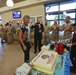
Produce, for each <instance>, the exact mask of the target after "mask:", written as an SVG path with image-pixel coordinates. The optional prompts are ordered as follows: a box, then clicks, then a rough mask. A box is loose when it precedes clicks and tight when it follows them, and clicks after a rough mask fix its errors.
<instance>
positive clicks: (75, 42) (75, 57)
mask: <svg viewBox="0 0 76 75" xmlns="http://www.w3.org/2000/svg"><path fill="white" fill-rule="evenodd" d="M73 30H74V34H73V38H72V47H71V53H70V59H71V62H72V64H73V68H71V72H73V73H76V23H75V24H73Z"/></svg>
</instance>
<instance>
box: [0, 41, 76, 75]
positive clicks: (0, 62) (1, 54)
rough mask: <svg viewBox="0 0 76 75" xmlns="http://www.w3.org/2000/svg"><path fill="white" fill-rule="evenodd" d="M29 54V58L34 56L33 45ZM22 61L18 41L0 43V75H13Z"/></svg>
mask: <svg viewBox="0 0 76 75" xmlns="http://www.w3.org/2000/svg"><path fill="white" fill-rule="evenodd" d="M30 55H31V56H30V58H32V57H34V53H33V46H32V49H31V52H30ZM23 63H24V61H23V52H22V50H21V47H20V45H19V42H18V41H16V42H14V44H11V45H7V44H6V43H4V44H1V43H0V75H14V72H15V69H16V68H17V67H18V66H20V65H21V64H23ZM71 75H76V74H71Z"/></svg>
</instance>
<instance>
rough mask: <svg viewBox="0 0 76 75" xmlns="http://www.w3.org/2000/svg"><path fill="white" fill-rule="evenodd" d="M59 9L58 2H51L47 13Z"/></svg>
mask: <svg viewBox="0 0 76 75" xmlns="http://www.w3.org/2000/svg"><path fill="white" fill-rule="evenodd" d="M54 11H58V4H50V5H47V6H46V13H48V12H54Z"/></svg>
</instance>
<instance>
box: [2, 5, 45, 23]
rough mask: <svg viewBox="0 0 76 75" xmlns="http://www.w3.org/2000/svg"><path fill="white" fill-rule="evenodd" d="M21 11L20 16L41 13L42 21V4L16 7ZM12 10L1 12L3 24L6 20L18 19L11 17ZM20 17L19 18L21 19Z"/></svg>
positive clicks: (43, 13)
mask: <svg viewBox="0 0 76 75" xmlns="http://www.w3.org/2000/svg"><path fill="white" fill-rule="evenodd" d="M18 10H20V11H21V16H22V17H23V16H24V15H30V16H39V15H42V16H43V21H44V15H45V12H44V5H43V4H41V5H33V6H29V7H25V8H21V9H18ZM12 11H14V10H11V11H7V12H4V13H2V14H1V17H2V23H3V24H5V23H6V22H8V21H10V20H18V19H13V17H12ZM22 17H21V18H20V19H22Z"/></svg>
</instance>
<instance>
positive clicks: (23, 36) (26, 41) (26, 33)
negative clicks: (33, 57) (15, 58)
mask: <svg viewBox="0 0 76 75" xmlns="http://www.w3.org/2000/svg"><path fill="white" fill-rule="evenodd" d="M29 21H30V17H29V16H28V15H25V16H24V17H23V22H24V25H23V26H22V27H21V29H20V31H19V40H20V44H21V47H22V50H23V52H24V62H26V61H27V60H29V55H30V54H29V53H30V48H31V46H30V27H29V26H28V23H29Z"/></svg>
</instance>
